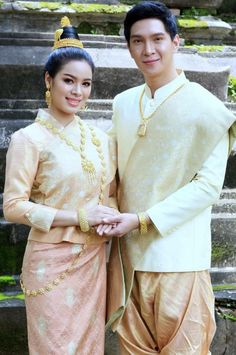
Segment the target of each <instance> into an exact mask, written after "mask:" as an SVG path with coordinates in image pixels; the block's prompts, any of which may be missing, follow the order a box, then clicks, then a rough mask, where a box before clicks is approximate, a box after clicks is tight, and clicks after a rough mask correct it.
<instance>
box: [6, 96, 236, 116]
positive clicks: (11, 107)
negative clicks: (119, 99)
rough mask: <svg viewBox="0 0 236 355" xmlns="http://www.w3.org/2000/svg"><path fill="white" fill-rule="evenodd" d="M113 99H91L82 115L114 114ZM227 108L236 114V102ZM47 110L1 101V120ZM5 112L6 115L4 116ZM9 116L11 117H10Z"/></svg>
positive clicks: (32, 102) (27, 103)
mask: <svg viewBox="0 0 236 355" xmlns="http://www.w3.org/2000/svg"><path fill="white" fill-rule="evenodd" d="M112 102H113V100H112V99H89V100H88V101H87V102H86V107H87V109H86V110H85V112H83V111H82V112H80V113H79V114H80V115H84V116H85V115H86V112H90V111H109V112H110V114H112ZM224 104H225V106H226V107H227V108H228V109H229V110H230V111H232V112H233V113H234V114H236V102H228V101H225V102H224ZM39 107H40V108H46V102H45V100H17V99H0V119H3V120H6V119H15V120H17V119H32V120H33V119H34V117H35V116H29V118H28V116H27V117H26V116H25V117H19V113H22V112H26V115H28V112H31V111H32V112H33V113H34V114H35V112H37V110H38V108H39ZM4 112H6V114H5V115H4ZM8 116H9V117H8Z"/></svg>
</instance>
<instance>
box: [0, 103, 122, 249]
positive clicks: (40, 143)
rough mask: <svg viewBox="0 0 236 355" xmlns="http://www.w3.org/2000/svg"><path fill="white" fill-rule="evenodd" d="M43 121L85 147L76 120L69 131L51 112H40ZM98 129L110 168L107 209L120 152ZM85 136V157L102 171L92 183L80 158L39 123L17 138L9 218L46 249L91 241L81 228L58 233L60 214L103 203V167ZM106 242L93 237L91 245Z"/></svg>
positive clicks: (9, 167)
mask: <svg viewBox="0 0 236 355" xmlns="http://www.w3.org/2000/svg"><path fill="white" fill-rule="evenodd" d="M37 117H38V118H40V119H42V120H43V121H44V122H47V123H50V124H52V125H53V126H54V127H56V128H57V129H58V130H59V132H62V133H64V135H65V136H66V137H67V138H68V139H70V140H71V141H72V142H73V143H74V144H75V145H76V146H79V145H80V133H81V132H80V128H79V125H78V123H77V119H76V118H75V119H74V120H73V121H72V122H70V123H69V124H68V125H67V126H66V127H64V126H62V125H61V124H60V123H59V122H58V121H57V120H56V119H54V118H53V117H52V116H50V115H49V113H48V112H47V111H46V110H39V112H38V115H37ZM94 128H95V131H96V135H97V137H98V138H99V139H100V141H101V143H102V150H103V153H104V157H105V162H106V166H107V172H106V188H105V197H104V201H103V204H108V195H109V185H110V182H111V181H112V179H113V177H114V173H115V169H116V157H115V150H114V145H113V144H112V143H111V140H110V139H109V138H108V136H107V135H106V134H105V133H104V132H103V131H101V130H100V129H97V128H96V127H94ZM85 131H86V146H85V154H86V156H87V158H88V159H89V160H91V161H92V162H93V164H94V166H95V169H96V179H95V180H93V181H92V182H91V181H90V180H89V178H88V176H87V175H86V173H84V171H83V170H82V167H81V157H80V154H79V153H78V152H77V151H75V150H73V149H72V147H71V146H68V145H67V144H66V143H65V142H64V141H63V140H61V139H60V138H59V136H58V135H56V134H54V133H53V132H52V131H51V130H49V129H48V128H46V127H45V126H42V125H41V124H39V123H38V122H35V123H33V124H31V125H29V126H28V127H26V128H24V129H20V130H19V131H17V132H16V133H14V134H13V135H12V138H11V142H10V146H9V149H8V152H7V164H6V181H5V189H4V206H3V207H4V215H5V218H6V219H7V220H9V221H12V222H16V223H21V224H26V225H29V226H30V227H32V228H31V231H30V235H29V239H32V240H35V241H39V242H45V243H58V242H61V241H62V240H63V241H68V242H73V243H84V242H85V241H87V240H88V239H87V237H88V235H87V234H85V233H82V232H81V231H80V229H79V228H78V227H76V226H71V227H52V222H53V219H54V216H55V214H56V212H57V210H58V209H63V210H78V209H79V208H81V207H82V208H89V207H91V206H95V205H96V204H97V203H98V196H99V192H100V180H101V162H100V160H99V158H98V153H97V151H96V148H95V146H94V145H93V144H92V143H91V134H90V131H89V129H88V126H87V125H86V130H85ZM102 239H103V238H101V237H99V236H96V235H91V236H90V241H91V242H93V241H95V242H97V241H99V240H100V241H102Z"/></svg>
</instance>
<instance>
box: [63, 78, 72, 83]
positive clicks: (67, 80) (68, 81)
mask: <svg viewBox="0 0 236 355" xmlns="http://www.w3.org/2000/svg"><path fill="white" fill-rule="evenodd" d="M64 82H65V83H66V84H72V83H73V80H72V79H68V78H67V79H64Z"/></svg>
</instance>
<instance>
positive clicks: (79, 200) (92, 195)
mask: <svg viewBox="0 0 236 355" xmlns="http://www.w3.org/2000/svg"><path fill="white" fill-rule="evenodd" d="M93 71H94V64H93V61H92V59H91V57H90V55H89V54H88V53H87V52H86V51H85V50H83V49H82V43H81V42H80V40H79V37H78V35H77V33H76V30H75V28H74V27H72V26H71V25H70V23H69V20H68V18H63V19H62V29H60V30H58V31H56V33H55V43H54V50H53V52H52V53H51V54H50V56H49V58H48V60H47V63H46V65H45V83H46V87H47V92H46V101H47V104H48V106H49V108H48V110H43V109H40V110H39V111H38V115H37V117H36V121H35V122H34V123H33V124H31V125H29V126H28V127H26V128H24V129H20V130H19V131H17V132H16V133H14V134H13V136H12V139H11V143H10V146H9V150H8V153H7V165H6V183H5V191H4V215H5V218H6V219H7V220H9V221H12V222H16V223H23V224H27V225H29V226H31V231H30V234H29V238H28V243H27V247H26V251H25V255H24V260H23V267H22V275H21V285H22V289H23V292H24V293H25V302H26V311H27V324H28V342H29V351H30V354H45V355H46V354H60V355H62V354H63V355H64V354H81V355H82V354H96V355H99V354H103V353H104V323H105V293H106V258H105V242H106V238H104V237H101V236H99V235H98V234H96V232H95V228H94V227H93V226H97V225H99V224H101V223H102V220H103V218H104V217H106V216H111V215H113V214H114V213H116V212H115V210H114V209H113V208H109V207H106V205H108V199H109V187H110V183H111V181H112V180H113V177H114V173H115V161H114V153H113V152H112V145H111V144H110V142H109V140H108V137H107V136H106V134H105V133H104V132H102V131H100V130H99V129H97V128H93V127H90V126H89V125H87V124H86V123H84V122H83V121H82V120H81V119H80V118H79V117H76V116H75V114H76V113H77V112H78V110H79V109H81V108H82V107H83V106H84V105H85V102H86V100H87V99H88V98H89V95H90V92H91V84H92V74H93ZM91 227H92V228H91ZM107 228H112V226H111V227H107Z"/></svg>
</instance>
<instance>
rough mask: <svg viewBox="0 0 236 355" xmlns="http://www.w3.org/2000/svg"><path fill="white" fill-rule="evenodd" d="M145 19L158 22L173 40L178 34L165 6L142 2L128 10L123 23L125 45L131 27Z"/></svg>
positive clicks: (170, 14)
mask: <svg viewBox="0 0 236 355" xmlns="http://www.w3.org/2000/svg"><path fill="white" fill-rule="evenodd" d="M147 18H155V19H158V20H160V21H161V22H162V23H163V25H164V26H165V30H166V32H168V33H169V35H170V37H171V39H172V40H173V39H174V37H175V35H176V34H177V32H178V29H177V24H176V20H175V16H174V15H173V14H172V12H171V11H170V9H168V7H166V5H164V4H162V3H160V2H153V1H142V2H140V3H139V4H137V5H135V6H134V7H132V9H130V10H129V11H128V12H127V14H126V17H125V21H124V35H125V39H126V41H127V43H128V44H129V41H130V32H131V27H132V26H133V24H134V23H135V22H137V21H140V20H144V19H147Z"/></svg>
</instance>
